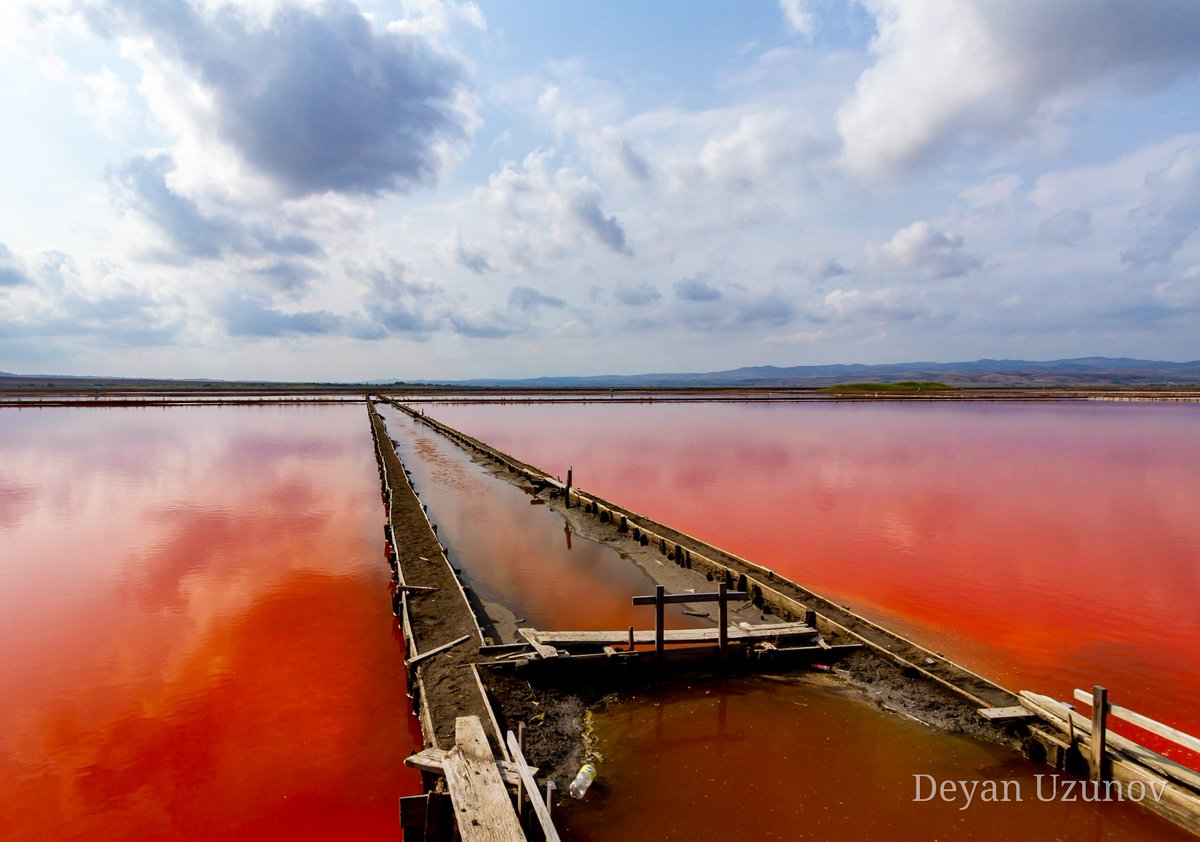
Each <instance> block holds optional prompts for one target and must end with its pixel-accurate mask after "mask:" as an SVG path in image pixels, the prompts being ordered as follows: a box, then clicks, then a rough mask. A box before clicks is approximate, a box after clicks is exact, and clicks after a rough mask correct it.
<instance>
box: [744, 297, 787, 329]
mask: <svg viewBox="0 0 1200 842" xmlns="http://www.w3.org/2000/svg"><path fill="white" fill-rule="evenodd" d="M795 315H796V308H795V306H794V305H793V304H792V302H790V301H788V300H787V299H786V298H784V297H783V296H782V295H780V294H779V293H777V292H768V293H765V294H761V295H757V296H753V297H751V298H749V299H748V300H747V301H745V302H743V303H742V304H740V305H739V306H738V307H737V309H736V310H735V311H734V319H735V320H736V321H737V323H738V324H741V325H758V324H765V325H771V326H773V327H782V326H783V325H785V324H787V323H788V322H790V321H791V320H792V319H793V318H794V317H795Z"/></svg>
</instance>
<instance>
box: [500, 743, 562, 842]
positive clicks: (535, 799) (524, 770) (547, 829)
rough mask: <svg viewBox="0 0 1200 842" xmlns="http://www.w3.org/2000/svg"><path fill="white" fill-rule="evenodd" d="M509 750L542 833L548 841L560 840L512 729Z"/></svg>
mask: <svg viewBox="0 0 1200 842" xmlns="http://www.w3.org/2000/svg"><path fill="white" fill-rule="evenodd" d="M508 750H509V752H511V753H512V759H513V762H514V763H515V764H517V774H519V775H520V776H521V780H522V781H523V782H524V784H525V791H526V792H527V793H529V803H530V804H531V805H532V806H533V814H534V815H535V816H537V820H538V824H540V825H541V826H542V833H543V834H545V837H546V842H559V838H558V831H557V830H555V829H554V822H553V821H552V820H551V819H550V810H548V809H547V808H546V803H545V802H544V801H542V797H541V793H539V792H538V785H537V781H535V780H534V779H533V771H532V770H531V769H530V768H529V765H528V764H527V763H526V762H525V755H524V754H522V753H521V746H520V743H519V742H518V741H517V735H516V734H514V733H513V732H512V731H509V732H508Z"/></svg>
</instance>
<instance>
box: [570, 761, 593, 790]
mask: <svg viewBox="0 0 1200 842" xmlns="http://www.w3.org/2000/svg"><path fill="white" fill-rule="evenodd" d="M594 780H596V767H595V766H593V765H592V764H591V763H584V764H583V765H582V766H580V767H579V774H578V775H576V776H575V780H573V781H571V785H570V786H569V787H567V792H569V793H570V794H571V797H572V798H583V794H584V793H585V792H587V790H588V787H589V786H591V785H592V781H594Z"/></svg>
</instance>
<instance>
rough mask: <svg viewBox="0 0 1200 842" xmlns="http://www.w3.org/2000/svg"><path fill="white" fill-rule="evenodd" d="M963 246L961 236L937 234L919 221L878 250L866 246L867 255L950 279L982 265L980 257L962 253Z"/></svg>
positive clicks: (901, 231)
mask: <svg viewBox="0 0 1200 842" xmlns="http://www.w3.org/2000/svg"><path fill="white" fill-rule="evenodd" d="M963 243H964V241H963V237H962V236H961V235H951V234H947V233H945V232H943V231H937V230H935V229H934V228H933V227H931V226H930V224H929V223H928V222H925V221H923V220H922V221H920V222H914V223H913V224H912V225H910V226H908V227H907V228H901V229H900V230H899V231H897V232H896V233H895V235H894V236H893V237H892V239H891V240H890V241H888V242H887V243H885V244H884V245H882V246H880V247H879V248H878V249H876V248H874V247H873V246H868V255H869V256H871V257H873V258H876V257H879V258H883V259H884V260H886V261H888V262H890V263H894V264H896V265H898V266H904V267H908V268H911V269H917V270H918V271H921V272H923V273H924V274H926V275H929V276H930V277H933V278H939V279H940V278H953V277H956V276H958V275H965V274H966V273H967V272H970V271H971V270H972V269H977V268H979V267H980V266H982V265H983V258H982V257H980V256H979V255H977V254H971V253H969V252H967V251H964V249H963Z"/></svg>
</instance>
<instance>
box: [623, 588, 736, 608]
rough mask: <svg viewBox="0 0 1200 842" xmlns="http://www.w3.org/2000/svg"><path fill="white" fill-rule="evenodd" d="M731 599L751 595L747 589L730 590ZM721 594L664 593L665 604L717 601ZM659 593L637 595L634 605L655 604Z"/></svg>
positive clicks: (727, 595)
mask: <svg viewBox="0 0 1200 842" xmlns="http://www.w3.org/2000/svg"><path fill="white" fill-rule="evenodd" d="M725 596H726V597H728V598H729V599H749V598H750V595H749V594H748V593H746V592H745V591H728V592H727V593H726V594H725ZM720 598H721V595H720V594H719V593H717V592H713V593H707V592H706V593H672V594H664V595H663V604H664V605H681V604H685V603H688V602H717V601H719V600H720ZM657 599H658V595H657V594H655V595H654V596H635V597H634V598H633V604H634V605H655V604H656V600H657Z"/></svg>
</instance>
